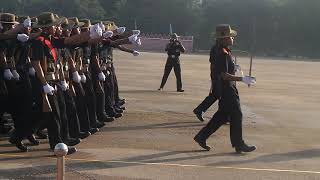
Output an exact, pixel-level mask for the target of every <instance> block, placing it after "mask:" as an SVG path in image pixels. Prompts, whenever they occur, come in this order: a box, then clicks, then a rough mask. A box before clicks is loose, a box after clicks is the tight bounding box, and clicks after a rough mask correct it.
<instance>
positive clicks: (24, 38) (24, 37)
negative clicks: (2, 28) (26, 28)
mask: <svg viewBox="0 0 320 180" xmlns="http://www.w3.org/2000/svg"><path fill="white" fill-rule="evenodd" d="M17 40H18V41H20V42H26V41H28V40H29V36H28V35H26V34H18V35H17Z"/></svg>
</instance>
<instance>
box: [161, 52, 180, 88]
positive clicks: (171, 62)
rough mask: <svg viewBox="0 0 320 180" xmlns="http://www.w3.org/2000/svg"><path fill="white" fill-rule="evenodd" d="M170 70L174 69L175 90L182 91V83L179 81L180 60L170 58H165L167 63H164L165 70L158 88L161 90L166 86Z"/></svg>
mask: <svg viewBox="0 0 320 180" xmlns="http://www.w3.org/2000/svg"><path fill="white" fill-rule="evenodd" d="M172 68H173V69H174V73H175V75H176V79H177V90H181V89H182V81H181V67H180V60H179V58H171V57H168V58H167V62H166V65H165V68H164V74H163V77H162V81H161V85H160V88H163V87H164V85H165V84H166V82H167V80H168V77H169V74H170V72H171V70H172Z"/></svg>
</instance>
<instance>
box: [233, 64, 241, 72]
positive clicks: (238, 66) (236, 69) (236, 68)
mask: <svg viewBox="0 0 320 180" xmlns="http://www.w3.org/2000/svg"><path fill="white" fill-rule="evenodd" d="M234 68H235V71H236V72H239V71H241V66H240V65H238V64H235V65H234Z"/></svg>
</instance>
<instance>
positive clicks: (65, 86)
mask: <svg viewBox="0 0 320 180" xmlns="http://www.w3.org/2000/svg"><path fill="white" fill-rule="evenodd" d="M60 87H61V89H62V91H66V90H67V89H69V85H68V83H67V82H66V81H61V82H60Z"/></svg>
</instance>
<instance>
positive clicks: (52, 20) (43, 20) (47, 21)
mask: <svg viewBox="0 0 320 180" xmlns="http://www.w3.org/2000/svg"><path fill="white" fill-rule="evenodd" d="M37 18H38V22H36V23H34V24H33V27H34V28H43V27H50V26H56V25H59V24H61V23H62V21H63V20H64V19H65V18H58V17H55V16H54V15H53V13H51V12H43V13H41V14H40V15H39V16H38V17H37Z"/></svg>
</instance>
